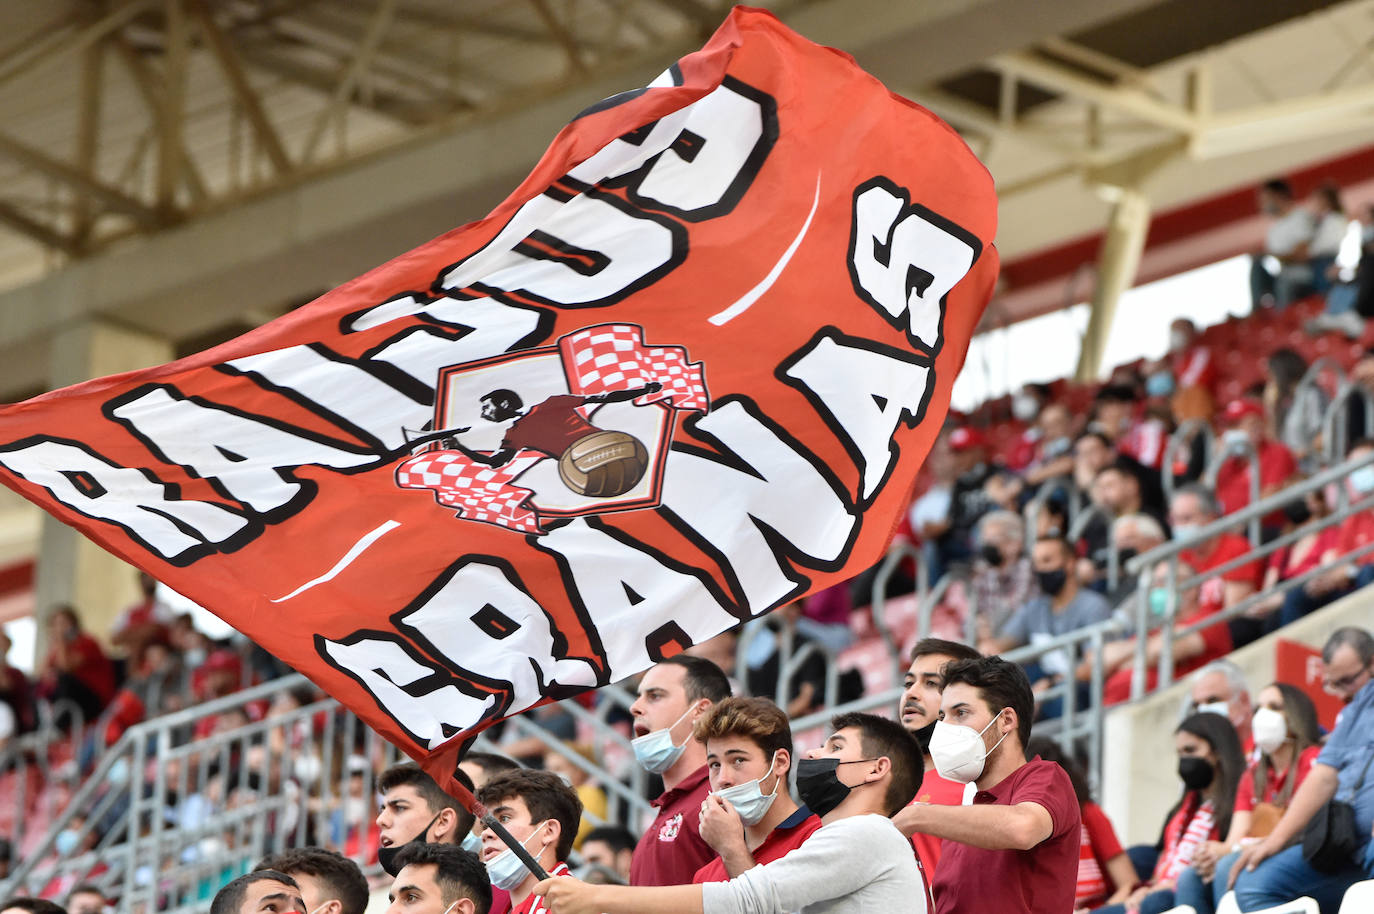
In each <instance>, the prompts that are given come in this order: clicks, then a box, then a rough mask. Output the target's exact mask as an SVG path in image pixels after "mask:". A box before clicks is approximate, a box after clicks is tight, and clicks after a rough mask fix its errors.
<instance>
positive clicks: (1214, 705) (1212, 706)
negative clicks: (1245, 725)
mask: <svg viewBox="0 0 1374 914" xmlns="http://www.w3.org/2000/svg"><path fill="white" fill-rule="evenodd" d="M1197 713H1199V714H1220V715H1221V716H1222V717H1224V718H1226V719H1227V720H1230V719H1231V703H1230V702H1228V701H1209V702H1207V703H1206V704H1202V705H1198V706H1197Z"/></svg>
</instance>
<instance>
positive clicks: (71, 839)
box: [53, 828, 81, 857]
mask: <svg viewBox="0 0 1374 914" xmlns="http://www.w3.org/2000/svg"><path fill="white" fill-rule="evenodd" d="M80 843H81V836H80V835H78V834H77V833H76V829H74V828H64V829H62V830H61V831H60V832H58V833H57V840H56V841H54V842H53V846H54V847H55V848H56V849H57V854H58V856H59V857H70V856H71V855H72V854H74V853H76V846H77V845H78V844H80Z"/></svg>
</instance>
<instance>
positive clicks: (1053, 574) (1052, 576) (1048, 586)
mask: <svg viewBox="0 0 1374 914" xmlns="http://www.w3.org/2000/svg"><path fill="white" fill-rule="evenodd" d="M1035 581H1036V583H1037V584H1039V585H1040V589H1041V590H1043V591H1044V592H1045V595H1046V596H1050V597H1057V596H1059V594H1061V593H1063V591H1064V585H1065V584H1067V583H1068V581H1069V572H1068V569H1066V568H1056V569H1055V570H1054V571H1037V572H1036V573H1035Z"/></svg>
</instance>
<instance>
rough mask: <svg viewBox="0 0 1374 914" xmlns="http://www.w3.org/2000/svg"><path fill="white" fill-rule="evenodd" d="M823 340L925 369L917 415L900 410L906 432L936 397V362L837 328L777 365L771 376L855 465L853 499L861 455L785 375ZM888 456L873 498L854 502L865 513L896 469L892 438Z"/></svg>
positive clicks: (814, 399) (820, 403) (820, 405)
mask: <svg viewBox="0 0 1374 914" xmlns="http://www.w3.org/2000/svg"><path fill="white" fill-rule="evenodd" d="M822 340H830V341H831V342H832V343H835V344H836V345H839V346H845V347H848V348H851V349H862V350H865V351H867V352H872V353H874V354H876V355H881V356H884V357H886V358H890V359H895V360H897V361H899V362H905V363H906V364H908V365H913V366H916V367H919V368H925V369H926V370H927V371H929V374H928V375H927V376H926V377H927V380H926V389H925V393H924V394H922V395H921V402H920V404H919V405H918V406H917V408H916V413H915V414H914V415H913V414H912V413H911V412H910V411H909V410H907V409H903V410H902V412H901V417H900V418H899V420H898V424H899V425H905V426H906V427H907V428H909V429H914V428H915V427H916V426H918V425H920V424H921V422H922V421H924V420H925V417H926V410H927V409H928V408H929V407H930V399H931V397H932V396H934V393H935V360H934V359H933V358H931V357H930V356H926V355H922V354H920V353H913V352H908V351H906V350H904V349H897V348H895V347H893V346H887V345H884V344H883V343H878V342H875V341H873V340H869V339H865V338H863V337H859V336H849V335H848V334H846V333H844V332H843V331H841V330H840V329H839V328H838V327H834V326H825V327H822V328H821V329H820V330H817V331H816V333H815V335H814V336H812V337H811V339H810V340H808V341H807V342H806V345H804V346H802V347H801V348H800V349H798V350H797V351H796V352H794V353H792V354H791V355H789V356H788V357H787V358H785V359H783V360H782V361H781V362H779V363H778V367H777V368H775V369H774V370H773V376H774V377H775V378H777V379H778V380H779V381H781V382H782V383H784V384H786V385H787V386H788V387H791V388H793V389H795V390H796V391H797V392H799V393H800V394H801V395H802V396H803V397H805V398H806V401H807V402H808V403H810V404H811V408H812V409H814V410H815V411H816V415H817V416H819V417H820V418H821V421H823V422H824V423H825V424H826V427H827V428H829V429H830V431H831V432H832V433H833V434H834V435H835V438H836V439H837V440H838V441H839V442H840V444H841V445H842V446H843V447H844V450H845V453H846V454H848V455H849V458H850V459H851V460H853V461H854V465H855V467H857V468H858V471H859V477H858V480H857V483H858V485H857V487H856V488H855V490H854V491H855V497H856V498H858V493H859V492H862V491H863V484H864V471H865V470H866V469H867V468H868V465H867V463H866V462H865V460H864V455H863V451H861V450H859V448H858V446H857V445H855V444H854V440H853V439H852V438H850V437H849V433H848V432H847V431H846V430H845V428H844V426H843V425H841V424H840V422H839V420H838V419H836V418H835V414H834V413H833V412H831V411H830V407H829V406H827V405H826V402H825V401H824V400H822V399H821V398H820V397H819V396H817V395H816V393H815V391H813V390H812V389H811V388H810V387H808V386H807V385H806V384H805V383H804V382H803V381H802V380H801V379H800V378H795V377H792V376H791V375H789V374H788V371H790V370H791V369H792V367H793V366H794V365H796V364H797V363H798V362H800V361H801V360H802V359H804V358H806V357H807V356H808V355H810V354H811V353H812V352H813V351H815V349H816V347H817V346H819V345H820V343H821V341H822ZM875 399H876V398H875ZM885 408H886V407H885V406H879V409H880V410H881V409H885ZM887 452H888V453H889V454H890V455H891V458H890V459H889V460H888V462H887V471H886V472H884V473H883V476H882V478H881V479H879V480H878V484H877V486H875V487H874V489H873V494H871V495H869V496H868V497H867V498H863V499H859V500H858V501H856V504H857V505H858V507H859V508H860V509H861V510H864V511H867V510H868V509H869V507H871V506H872V504H873V502H874V501H876V500H877V498H878V496H879V494H881V493H882V491H883V489H885V488H886V487H887V482H888V480H889V479H891V478H892V473H893V471H894V470H896V468H897V460H898V458H899V457H900V456H901V446H900V445H898V444H897V439H896V438H895V437H894V438H892V439H891V440H889V441H888V445H887Z"/></svg>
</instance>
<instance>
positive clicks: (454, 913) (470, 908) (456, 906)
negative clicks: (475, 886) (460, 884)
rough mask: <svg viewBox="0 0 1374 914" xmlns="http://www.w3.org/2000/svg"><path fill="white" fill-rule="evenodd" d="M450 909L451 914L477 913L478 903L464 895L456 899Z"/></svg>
mask: <svg viewBox="0 0 1374 914" xmlns="http://www.w3.org/2000/svg"><path fill="white" fill-rule="evenodd" d="M449 910H450V912H451V914H477V905H476V904H475V903H474V902H473V900H472V899H471V898H468V897H467V896H466V895H464V896H463V897H462V898H459V899H458V900H457V901H455V902H454V903H453V904H452V905H451V906H450V907H449Z"/></svg>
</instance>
